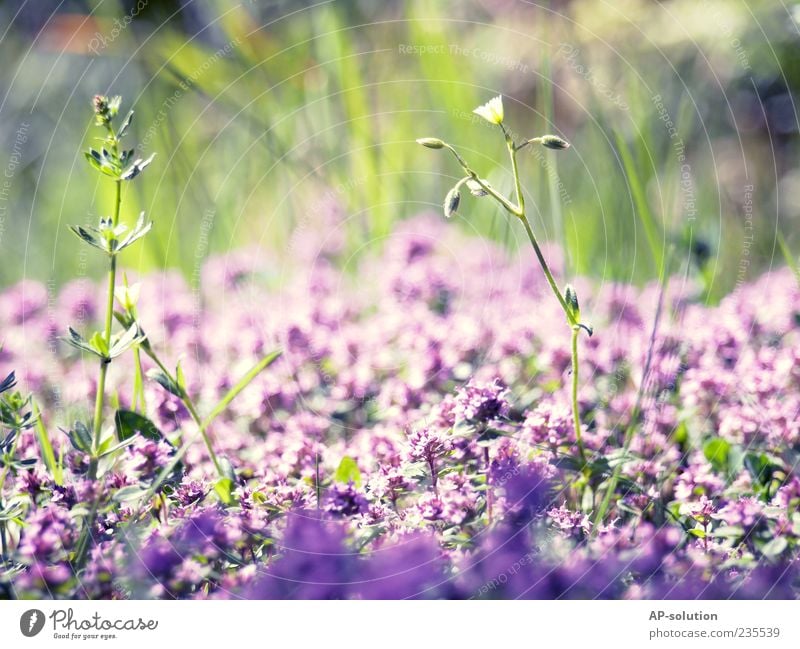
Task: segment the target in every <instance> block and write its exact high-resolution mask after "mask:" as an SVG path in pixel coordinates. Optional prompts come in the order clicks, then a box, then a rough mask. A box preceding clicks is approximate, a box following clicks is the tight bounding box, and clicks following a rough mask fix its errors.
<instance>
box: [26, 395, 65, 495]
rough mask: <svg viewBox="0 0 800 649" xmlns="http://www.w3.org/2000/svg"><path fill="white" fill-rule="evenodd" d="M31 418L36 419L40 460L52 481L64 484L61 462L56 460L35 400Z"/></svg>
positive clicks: (60, 484)
mask: <svg viewBox="0 0 800 649" xmlns="http://www.w3.org/2000/svg"><path fill="white" fill-rule="evenodd" d="M33 418H34V420H35V421H36V427H35V429H36V440H37V441H38V442H39V450H40V451H41V453H42V461H43V462H44V465H45V466H46V467H47V470H48V471H49V472H50V475H51V476H53V481H54V482H55V483H56V484H57V485H58V486H59V487H60V486H63V484H64V472H63V470H62V467H61V463H60V462H59V461H57V460H56V454H55V453H54V452H53V445H52V444H51V443H50V436H49V435H48V434H47V428H45V425H44V420H43V419H42V413H41V412H39V407H38V406H37V405H36V402H33Z"/></svg>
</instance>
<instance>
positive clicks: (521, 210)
mask: <svg viewBox="0 0 800 649" xmlns="http://www.w3.org/2000/svg"><path fill="white" fill-rule="evenodd" d="M503 133H504V134H505V136H506V146H507V147H508V155H509V157H510V158H511V171H512V172H513V175H514V190H515V192H516V196H517V209H518V212H517V215H518V216H519V218H520V220H521V221H522V224H523V225H524V226H525V232H526V233H527V235H528V239H529V240H530V242H531V246H532V247H533V251H534V252H535V253H536V258H537V259H538V260H539V265H540V266H541V267H542V271H544V275H545V277H546V278H547V283H548V284H549V285H550V288H551V290H552V291H553V295H555V296H556V299H557V300H558V303H559V304H560V305H561V308H562V310H563V311H564V314H565V315H566V316H567V322H568V323H569V325H570V327H571V329H572V345H571V356H572V420H573V423H574V425H575V440H576V442H577V445H578V453H579V455H580V458H581V461H582V462H583V464H586V451H585V449H584V446H583V435H582V432H581V416H580V410H579V409H578V334H579V333H580V327H579V326H578V324H579V323H578V322H577V321H576V319H575V317H574V315H573V314H572V311H571V309H570V308H569V306H568V305H567V302H566V300H565V298H564V296H563V295H562V294H561V291H560V290H559V289H558V284H556V280H555V278H554V277H553V273H552V272H551V271H550V266H548V264H547V260H545V258H544V255H543V254H542V249H541V247H540V246H539V242H538V241H537V240H536V235H535V234H534V232H533V228H531V224H530V222H529V221H528V217H527V216H526V214H525V197H524V196H523V193H522V184H521V182H520V178H519V167H518V165H517V148H516V147H515V146H514V142H513V140H512V139H511V136H510V135H509V134H508V133H507V132H506V131H505V129H503ZM565 254H566V251H565Z"/></svg>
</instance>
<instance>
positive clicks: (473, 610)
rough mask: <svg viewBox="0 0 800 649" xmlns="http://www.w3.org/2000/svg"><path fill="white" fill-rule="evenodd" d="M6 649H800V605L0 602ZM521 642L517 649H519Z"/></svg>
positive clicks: (0, 632) (0, 633)
mask: <svg viewBox="0 0 800 649" xmlns="http://www.w3.org/2000/svg"><path fill="white" fill-rule="evenodd" d="M0 638H2V643H0V646H2V647H9V648H10V647H15V648H19V649H25V648H27V647H30V648H31V649H34V648H36V647H53V646H57V647H69V646H81V647H89V646H92V647H96V646H103V647H114V648H123V647H131V648H135V649H142V647H153V648H155V647H168V646H182V647H188V646H189V643H193V645H194V646H196V647H198V649H206V648H208V647H243V646H250V645H252V644H253V643H254V642H255V643H256V645H257V646H263V647H299V648H301V649H303V648H305V647H324V649H340V648H341V649H354V648H355V647H362V646H377V647H381V649H383V648H384V647H403V648H406V647H410V646H422V647H437V646H457V647H459V648H463V649H467V648H471V647H476V648H480V649H489V648H496V647H505V646H508V647H531V648H533V647H548V646H549V647H556V648H564V649H567V648H571V647H578V646H584V644H586V643H588V644H586V646H597V643H598V642H600V643H603V644H602V645H601V646H606V645H605V643H606V642H609V643H611V642H613V643H614V644H613V645H612V646H615V647H618V648H619V649H627V648H628V647H637V648H638V647H645V646H653V647H681V648H683V649H687V648H689V647H692V646H696V647H737V646H740V647H743V648H745V647H753V648H754V649H755V648H757V649H768V648H775V649H777V648H779V647H792V648H793V649H795V648H797V647H800V602H796V601H792V602H789V601H779V602H762V601H755V602H746V601H736V602H699V601H687V602H640V601H636V602H606V601H587V602H580V601H577V602H575V601H572V602H522V601H508V602H502V601H495V602H491V601H467V602H453V601H430V602H420V601H402V602H355V601H350V602H258V601H193V602H190V601H178V602H175V601H165V602H161V601H116V602H85V601H80V602H50V601H47V602H44V601H43V602H36V601H28V602H16V601H8V602H0ZM511 643H513V645H512V644H511Z"/></svg>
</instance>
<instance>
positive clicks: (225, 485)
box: [214, 478, 234, 505]
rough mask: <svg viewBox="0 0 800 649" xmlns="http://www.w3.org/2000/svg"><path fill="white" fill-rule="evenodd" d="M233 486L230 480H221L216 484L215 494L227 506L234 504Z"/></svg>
mask: <svg viewBox="0 0 800 649" xmlns="http://www.w3.org/2000/svg"><path fill="white" fill-rule="evenodd" d="M233 484H234V483H233V480H231V479H230V478H220V479H219V480H217V481H216V483H214V492H215V493H216V494H217V496H219V499H220V500H221V501H222V502H223V503H225V504H226V505H228V504H230V503H231V502H233Z"/></svg>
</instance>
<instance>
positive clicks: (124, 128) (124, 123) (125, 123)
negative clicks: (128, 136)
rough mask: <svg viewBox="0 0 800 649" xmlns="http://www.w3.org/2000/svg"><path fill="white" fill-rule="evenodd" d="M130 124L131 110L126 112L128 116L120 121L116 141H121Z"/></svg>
mask: <svg viewBox="0 0 800 649" xmlns="http://www.w3.org/2000/svg"><path fill="white" fill-rule="evenodd" d="M131 122H133V111H132V110H130V111H128V114H127V115H126V116H125V119H124V120H122V126H120V127H119V130H118V131H117V138H118V139H121V138H122V137H123V136H124V135H125V132H126V131H127V130H128V127H129V126H130V125H131Z"/></svg>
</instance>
